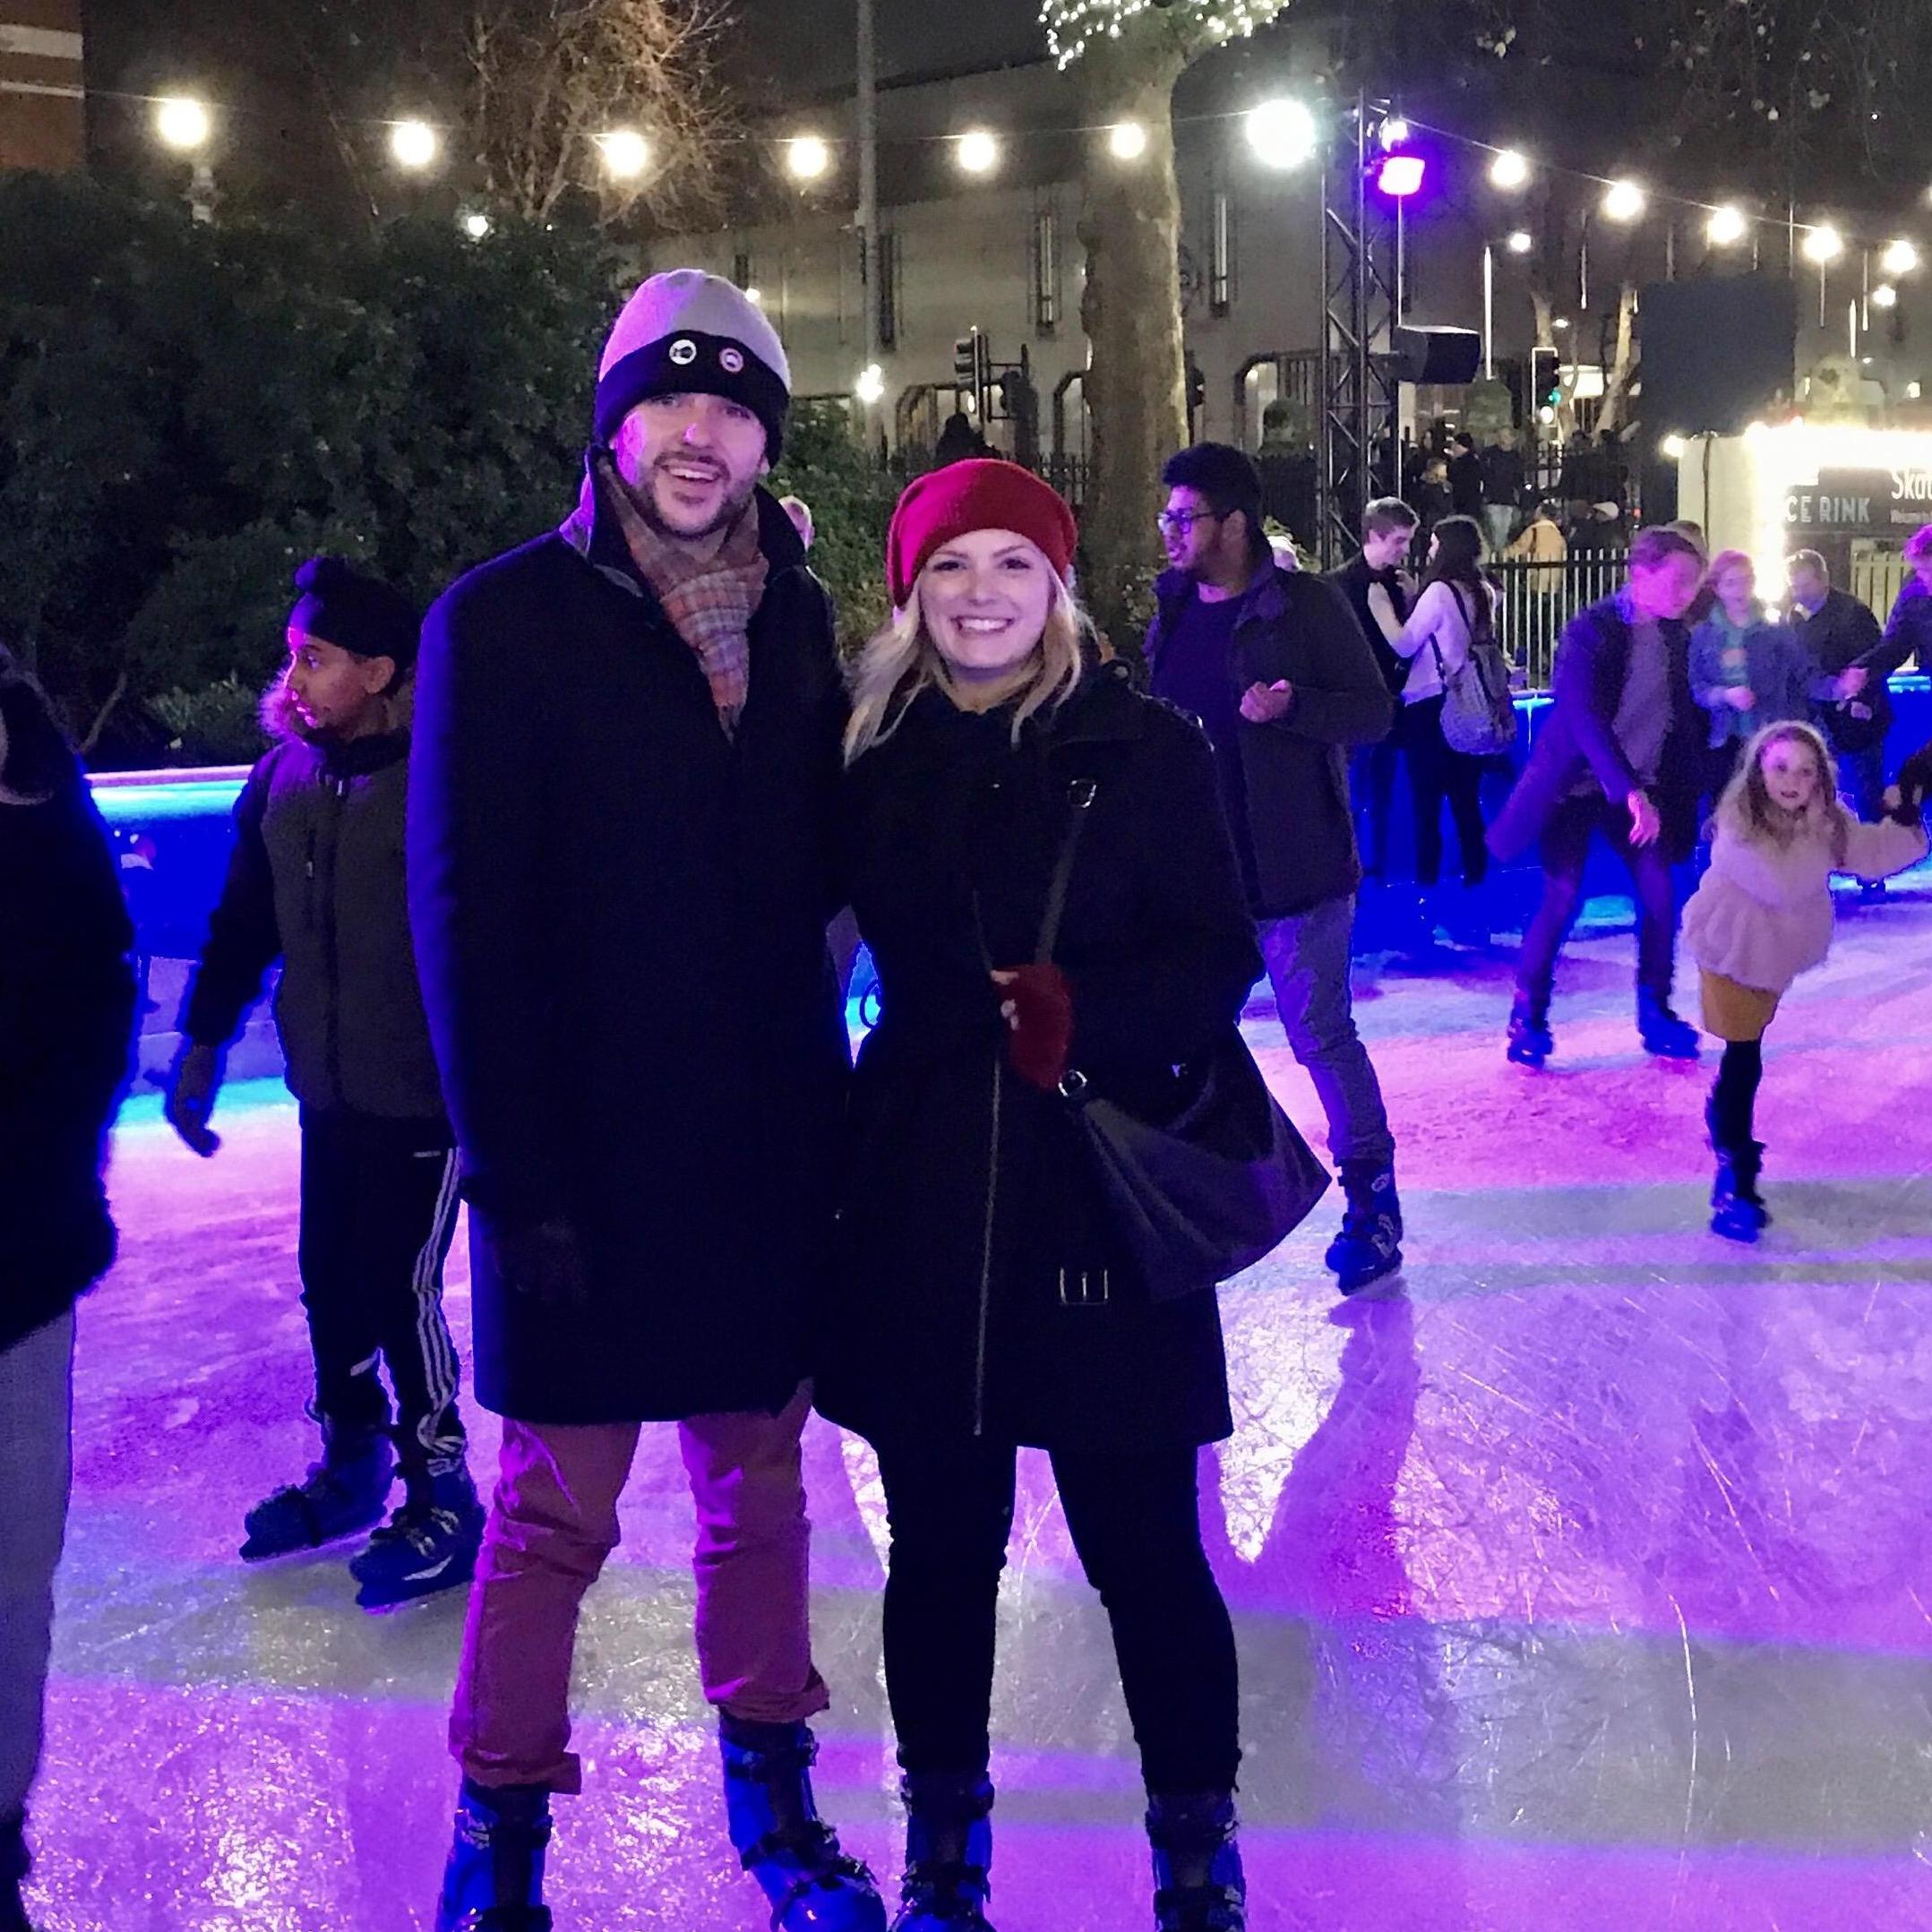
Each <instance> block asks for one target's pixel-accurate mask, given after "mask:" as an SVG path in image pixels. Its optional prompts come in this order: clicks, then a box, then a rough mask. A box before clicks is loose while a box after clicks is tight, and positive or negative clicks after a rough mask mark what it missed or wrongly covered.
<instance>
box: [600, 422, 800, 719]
mask: <svg viewBox="0 0 1932 1932" xmlns="http://www.w3.org/2000/svg"><path fill="white" fill-rule="evenodd" d="M593 467H594V472H595V475H596V477H597V483H598V486H599V487H600V488H601V490H602V492H603V495H604V501H605V502H606V503H608V504H609V505H610V508H611V511H612V514H613V515H614V517H615V518H616V519H617V528H618V529H619V531H620V532H621V533H622V535H623V540H624V547H625V549H627V550H628V551H629V552H630V553H631V562H632V563H634V564H635V565H636V566H637V571H638V574H639V576H640V577H641V578H642V579H643V580H644V581H645V582H646V583H648V585H649V586H650V587H651V588H652V589H653V590H654V591H656V592H657V601H658V602H659V603H660V604H661V605H663V606H664V614H665V616H666V617H668V618H669V619H670V620H671V623H672V625H673V626H674V629H675V630H676V631H677V634H678V635H679V636H680V637H681V638H683V640H684V641H685V642H686V643H687V644H688V645H690V646H691V651H692V654H693V655H694V656H695V657H697V660H698V668H699V669H700V670H701V671H702V672H703V673H704V675H705V681H706V683H708V684H709V685H710V687H711V701H712V703H713V704H715V705H716V706H717V721H718V723H719V724H720V725H722V726H724V729H725V735H726V737H727V738H728V737H731V736H732V735H733V734H734V733H735V732H736V730H737V726H738V719H739V718H740V717H742V716H743V711H744V703H745V699H746V696H747V695H748V694H749V692H750V690H751V634H750V633H751V614H752V612H753V611H755V610H756V609H757V608H758V605H759V600H760V598H761V597H763V596H764V594H765V577H766V573H767V571H769V568H770V566H769V564H768V562H766V559H765V554H764V553H763V552H762V551H761V550H760V548H759V546H758V505H757V503H756V502H750V503H747V504H746V505H745V506H744V513H743V516H741V517H740V518H739V519H738V520H737V522H736V523H734V525H733V526H732V527H731V529H730V531H729V532H728V533H727V534H726V538H725V541H724V542H723V543H722V544H721V545H719V546H718V550H717V554H716V555H715V556H713V557H711V558H709V559H708V560H703V561H700V560H699V559H698V558H695V557H693V556H692V555H691V553H690V552H689V551H687V550H685V549H683V548H682V547H681V546H680V545H677V544H674V543H673V542H671V541H670V540H669V539H668V538H667V537H662V536H660V535H659V534H658V532H657V530H656V529H654V528H652V527H651V525H650V524H649V523H648V522H647V521H646V520H645V519H644V517H643V514H642V513H641V512H640V511H639V509H638V507H637V504H636V503H635V502H633V501H632V500H631V492H630V491H629V490H628V489H627V488H626V487H625V486H624V483H623V478H622V477H619V476H618V474H617V472H616V469H615V468H614V465H613V464H612V462H611V460H610V459H609V457H607V456H605V455H602V454H600V455H599V456H598V457H597V459H596V461H595V464H594V466H593Z"/></svg>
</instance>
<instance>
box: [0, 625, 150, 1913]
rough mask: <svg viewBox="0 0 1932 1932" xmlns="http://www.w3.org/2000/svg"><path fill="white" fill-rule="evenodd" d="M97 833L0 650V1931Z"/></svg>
mask: <svg viewBox="0 0 1932 1932" xmlns="http://www.w3.org/2000/svg"><path fill="white" fill-rule="evenodd" d="M133 939H134V935H133V929H132V927H131V926H130V925H129V923H128V917H127V909H126V907H125V906H124V905H123V904H122V901H121V889H120V886H119V884H118V882H117V880H116V877H115V864H114V854H113V850H112V848H111V846H109V844H108V841H107V827H106V826H104V825H103V824H102V823H101V822H100V814H99V812H98V811H95V809H94V803H93V801H92V799H91V798H90V797H89V795H88V790H87V786H86V784H85V782H84V781H83V780H82V776H81V769H80V766H79V764H78V762H77V761H76V760H75V759H74V755H73V751H71V750H70V749H69V747H68V745H67V743H66V741H65V739H64V738H63V737H62V736H61V734H60V731H59V729H58V727H57V726H56V725H55V723H54V720H53V717H51V715H50V714H49V713H48V710H47V703H46V700H44V699H43V698H42V697H41V695H40V692H39V689H38V688H37V687H36V686H35V685H34V684H32V683H30V681H29V680H28V679H27V678H26V677H25V676H23V675H22V674H21V673H19V672H18V671H16V670H15V669H14V667H13V662H12V660H11V659H10V658H9V657H7V655H6V653H5V652H4V650H0V1928H7V1932H25V1928H26V1925H27V1919H26V1916H25V1907H24V1906H23V1905H22V1903H21V1895H20V1888H21V1880H22V1879H24V1878H25V1876H27V1847H26V1837H25V1823H26V1820H25V1813H26V1804H27V1794H28V1791H29V1789H30V1786H31V1785H32V1783H33V1778H34V1772H35V1769H36V1767H37V1765H38V1764H39V1756H40V1734H41V1719H42V1714H43V1712H44V1710H45V1706H46V1700H47V1659H48V1655H49V1652H50V1648H51V1644H52V1640H53V1633H54V1572H55V1570H56V1567H57V1566H58V1565H59V1562H60V1552H61V1545H62V1542H63V1541H64V1537H65V1533H66V1523H67V1498H68V1494H69V1491H70V1490H71V1488H72V1482H73V1335H74V1303H75V1301H77V1300H78V1299H79V1298H80V1297H81V1296H82V1294H83V1293H85V1292H86V1291H87V1289H88V1288H89V1287H90V1286H91V1284H93V1283H94V1282H95V1281H96V1280H97V1279H98V1278H99V1276H100V1275H103V1274H105V1273H106V1272H107V1267H108V1264H109V1263H110V1262H111V1261H112V1260H113V1259H114V1245H115V1232H114V1223H113V1221H112V1220H111V1219H110V1218H109V1216H108V1213H107V1196H106V1194H105V1193H104V1192H103V1191H102V1188H101V1180H100V1174H101V1165H102V1161H103V1158H104V1156H105V1154H106V1151H107V1126H108V1123H109V1121H112V1119H113V1117H114V1110H115V1105H116V1102H117V1101H118V1099H119V1097H120V1094H121V1088H122V1085H123V1083H124V1081H125V1079H126V1078H127V1067H128V1046H129V1043H130V1041H131V1039H132V1036H133V1012H134V975H133V968H132V966H130V965H129V963H128V957H127V955H128V949H129V948H130V947H131V946H132V945H133Z"/></svg>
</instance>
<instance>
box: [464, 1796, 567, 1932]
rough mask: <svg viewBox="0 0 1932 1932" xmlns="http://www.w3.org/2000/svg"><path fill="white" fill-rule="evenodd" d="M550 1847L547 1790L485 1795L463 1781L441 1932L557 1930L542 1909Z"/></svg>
mask: <svg viewBox="0 0 1932 1932" xmlns="http://www.w3.org/2000/svg"><path fill="white" fill-rule="evenodd" d="M549 1843H550V1793H549V1791H548V1790H545V1788H544V1786H542V1785H540V1784H511V1785H502V1786H499V1787H497V1788H496V1789H494V1790H486V1789H485V1787H483V1786H482V1785H478V1784H472V1783H471V1782H469V1780H468V1778H465V1779H464V1780H463V1788H462V1790H461V1792H460V1793H459V1796H458V1798H457V1801H456V1836H455V1840H454V1842H452V1843H451V1847H450V1862H449V1864H448V1865H447V1866H446V1867H445V1868H443V1874H442V1898H441V1900H440V1901H439V1902H438V1903H437V1906H436V1932H551V1920H550V1913H549V1911H547V1910H546V1909H545V1905H544V1851H545V1847H546V1846H548V1844H549Z"/></svg>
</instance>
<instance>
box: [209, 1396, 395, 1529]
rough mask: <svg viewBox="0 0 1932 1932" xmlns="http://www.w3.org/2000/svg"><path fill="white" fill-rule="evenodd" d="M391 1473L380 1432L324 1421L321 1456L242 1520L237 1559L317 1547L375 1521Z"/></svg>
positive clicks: (391, 1458) (390, 1455) (389, 1452)
mask: <svg viewBox="0 0 1932 1932" xmlns="http://www.w3.org/2000/svg"><path fill="white" fill-rule="evenodd" d="M395 1474H396V1452H395V1450H394V1448H393V1447H391V1444H390V1439H389V1437H388V1436H387V1434H385V1433H384V1432H383V1431H382V1430H374V1429H363V1430H347V1429H341V1428H338V1427H335V1426H333V1425H331V1424H328V1423H324V1424H323V1433H322V1461H321V1462H319V1463H312V1464H310V1465H309V1473H308V1474H307V1475H306V1476H305V1478H304V1479H303V1480H302V1481H300V1482H292V1483H289V1484H288V1486H287V1487H286V1488H283V1489H279V1490H276V1491H275V1493H274V1494H273V1495H272V1496H270V1497H269V1498H266V1500H264V1501H262V1502H260V1503H257V1504H256V1505H255V1507H253V1509H251V1510H250V1511H249V1512H248V1514H247V1516H245V1517H244V1518H243V1519H242V1522H243V1527H244V1528H245V1530H246V1531H247V1533H248V1540H247V1541H246V1542H245V1543H244V1544H243V1545H242V1560H243V1561H244V1562H245V1563H262V1562H265V1561H267V1559H268V1558H270V1557H286V1556H291V1555H293V1554H294V1553H295V1552H296V1551H297V1550H320V1549H321V1548H322V1546H323V1544H325V1543H333V1542H339V1541H341V1540H342V1538H343V1537H345V1536H353V1535H355V1534H356V1533H357V1532H358V1531H360V1530H365V1529H367V1528H369V1527H370V1525H371V1524H376V1523H380V1522H381V1521H382V1511H383V1508H384V1507H385V1506H386V1505H387V1503H388V1501H389V1490H390V1484H391V1482H392V1481H394V1480H395Z"/></svg>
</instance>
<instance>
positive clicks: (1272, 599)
mask: <svg viewBox="0 0 1932 1932" xmlns="http://www.w3.org/2000/svg"><path fill="white" fill-rule="evenodd" d="M1162 481H1163V483H1165V484H1166V485H1167V491H1168V494H1167V506H1166V508H1165V509H1164V510H1163V511H1162V512H1161V514H1160V518H1159V524H1160V531H1161V537H1162V539H1163V543H1164V544H1165V545H1166V548H1167V561H1168V563H1169V565H1170V566H1171V567H1170V568H1169V569H1168V570H1167V571H1166V572H1165V573H1164V574H1163V576H1162V577H1161V578H1160V580H1158V582H1156V584H1155V602H1156V605H1157V608H1156V611H1155V619H1154V623H1153V625H1152V627H1151V628H1150V629H1149V631H1148V632H1147V644H1146V653H1147V662H1148V664H1149V665H1150V666H1151V667H1152V672H1153V682H1154V690H1155V695H1156V696H1158V697H1161V698H1164V699H1166V700H1167V701H1168V702H1169V703H1170V704H1172V705H1174V706H1175V707H1177V708H1179V709H1181V710H1183V711H1189V712H1191V713H1192V714H1193V715H1194V716H1195V717H1198V718H1199V719H1200V721H1201V724H1202V726H1203V727H1204V729H1205V730H1206V733H1207V736H1208V739H1209V741H1210V743H1212V744H1213V746H1214V748H1215V764H1216V766H1217V768H1218V769H1219V772H1220V776H1221V795H1222V800H1223V803H1224V806H1225V808H1226V811H1227V814H1228V822H1229V828H1230V829H1231V830H1232V833H1233V835H1234V846H1235V851H1236V853H1237V854H1238V855H1239V857H1240V860H1241V873H1242V878H1243V880H1244V881H1245V883H1246V885H1247V889H1248V899H1249V906H1251V908H1252V909H1253V911H1254V914H1255V916H1256V918H1257V920H1258V921H1259V922H1260V925H1261V948H1262V952H1263V955H1264V956H1265V957H1266V958H1267V970H1268V980H1269V983H1270V984H1271V985H1272V986H1273V988H1274V990H1275V1007H1276V1009H1277V1010H1278V1011H1279V1012H1280V1014H1281V1019H1282V1025H1283V1026H1284V1029H1285V1030H1286V1032H1287V1035H1288V1043H1289V1045H1290V1046H1291V1047H1292V1048H1293V1050H1294V1056H1295V1058H1296V1059H1297V1060H1299V1061H1300V1062H1301V1065H1302V1066H1304V1067H1305V1068H1307V1069H1308V1072H1309V1078H1311V1079H1312V1080H1313V1081H1314V1083H1315V1090H1316V1092H1317V1093H1318V1095H1320V1097H1321V1103H1322V1106H1323V1108H1324V1110H1325V1111H1326V1112H1327V1116H1328V1146H1329V1151H1330V1152H1331V1153H1332V1154H1333V1155H1334V1156H1335V1163H1336V1164H1337V1165H1338V1166H1339V1167H1340V1169H1341V1171H1342V1185H1343V1188H1344V1192H1345V1193H1346V1195H1347V1198H1348V1206H1347V1210H1346V1213H1345V1215H1344V1219H1343V1223H1342V1231H1341V1232H1340V1233H1339V1234H1338V1235H1336V1237H1335V1240H1334V1241H1332V1242H1331V1243H1330V1244H1329V1248H1328V1254H1327V1264H1328V1267H1330V1268H1332V1269H1333V1270H1334V1271H1335V1275H1336V1276H1337V1278H1338V1280H1339V1283H1340V1285H1341V1288H1342V1292H1343V1293H1344V1294H1352V1293H1353V1292H1355V1291H1356V1290H1357V1289H1358V1288H1365V1287H1367V1286H1368V1284H1370V1282H1372V1281H1377V1280H1379V1279H1380V1278H1381V1277H1382V1276H1383V1275H1390V1274H1393V1273H1394V1272H1395V1269H1397V1268H1399V1267H1401V1266H1402V1246H1401V1243H1402V1208H1401V1205H1400V1203H1399V1201H1398V1199H1397V1197H1396V1193H1395V1139H1394V1137H1393V1136H1392V1135H1391V1134H1390V1132H1389V1127H1388V1115H1387V1110H1386V1109H1385V1108H1384V1106H1383V1103H1382V1090H1381V1086H1380V1084H1379V1083H1378V1080H1377V1078H1376V1074H1375V1068H1374V1066H1373V1065H1372V1064H1371V1063H1370V1059H1369V1053H1368V1049H1367V1048H1366V1047H1365V1046H1364V1045H1363V1044H1362V1042H1361V1035H1359V1034H1358V1033H1357V1032H1356V1030H1355V1018H1354V1013H1353V1009H1352V1002H1351V998H1350V992H1349V952H1350V939H1351V935H1352V930H1353V927H1354V922H1355V891H1356V888H1357V887H1358V886H1360V885H1361V858H1360V856H1359V854H1358V853H1357V851H1356V848H1355V827H1354V820H1353V815H1352V811H1351V810H1350V806H1349V791H1348V764H1347V752H1348V750H1349V748H1350V747H1352V746H1354V745H1358V744H1370V743H1374V742H1375V741H1376V740H1377V739H1378V738H1380V737H1382V736H1383V735H1384V734H1386V733H1387V730H1388V728H1389V726H1390V724H1391V722H1392V720H1393V717H1394V714H1395V705H1394V700H1393V699H1392V698H1391V697H1390V695H1389V690H1388V686H1387V683H1385V682H1384V681H1383V677H1382V674H1381V671H1380V670H1379V669H1378V666H1377V665H1376V661H1375V657H1374V656H1373V654H1372V653H1371V652H1370V648H1369V640H1368V639H1367V638H1366V637H1365V636H1364V635H1363V634H1362V630H1361V625H1360V624H1359V623H1356V621H1355V615H1354V613H1353V612H1352V611H1351V610H1350V608H1349V606H1348V604H1347V602H1346V601H1345V599H1344V597H1343V596H1342V594H1341V592H1340V591H1339V590H1337V589H1336V588H1335V586H1334V585H1333V584H1331V583H1329V582H1327V580H1325V579H1323V578H1320V577H1317V576H1314V575H1312V574H1310V573H1309V572H1307V571H1289V570H1284V569H1283V568H1282V567H1281V566H1280V564H1279V563H1277V562H1275V558H1274V556H1273V555H1272V554H1271V553H1270V551H1269V548H1268V541H1267V537H1266V535H1265V534H1264V532H1263V529H1262V519H1261V477H1260V473H1259V472H1258V470H1257V469H1256V468H1255V466H1254V463H1253V462H1252V461H1251V460H1250V459H1249V458H1248V457H1247V456H1245V455H1243V454H1242V452H1241V451H1239V450H1236V449H1232V448H1230V447H1229V446H1227V445H1226V444H1223V443H1213V442H1203V443H1197V444H1196V445H1195V446H1194V447H1193V448H1192V449H1189V450H1183V451H1181V453H1180V454H1179V455H1178V456H1175V457H1173V458H1172V459H1170V461H1169V462H1168V464H1167V467H1166V468H1165V469H1164V470H1163V472H1162Z"/></svg>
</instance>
